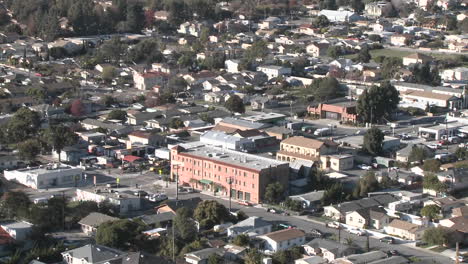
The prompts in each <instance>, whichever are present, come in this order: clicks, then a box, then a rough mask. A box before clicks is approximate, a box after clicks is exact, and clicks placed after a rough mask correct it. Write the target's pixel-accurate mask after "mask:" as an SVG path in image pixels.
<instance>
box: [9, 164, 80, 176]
mask: <svg viewBox="0 0 468 264" xmlns="http://www.w3.org/2000/svg"><path fill="white" fill-rule="evenodd" d="M76 169H79V170H81V169H80V168H76V167H72V166H68V165H65V164H57V163H55V164H51V165H45V166H39V167H30V168H24V169H18V170H17V171H19V172H22V173H28V174H37V175H39V174H46V173H51V172H57V171H69V170H76Z"/></svg>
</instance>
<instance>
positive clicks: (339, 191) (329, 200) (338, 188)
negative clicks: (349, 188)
mask: <svg viewBox="0 0 468 264" xmlns="http://www.w3.org/2000/svg"><path fill="white" fill-rule="evenodd" d="M343 200H344V188H343V185H342V184H341V183H340V182H337V183H334V184H332V185H331V186H330V187H329V188H327V189H326V190H325V193H324V194H323V197H322V199H321V201H320V202H321V204H322V205H330V204H336V203H341V202H343Z"/></svg>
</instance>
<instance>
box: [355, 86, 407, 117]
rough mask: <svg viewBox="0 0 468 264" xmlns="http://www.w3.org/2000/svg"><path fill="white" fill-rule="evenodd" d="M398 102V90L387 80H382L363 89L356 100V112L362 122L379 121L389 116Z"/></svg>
mask: <svg viewBox="0 0 468 264" xmlns="http://www.w3.org/2000/svg"><path fill="white" fill-rule="evenodd" d="M399 102H400V96H399V93H398V91H397V90H396V89H395V87H394V86H393V85H391V84H390V83H389V82H384V83H382V84H381V85H380V86H375V85H374V86H372V87H371V88H370V89H368V90H364V92H363V93H362V94H361V95H360V96H359V99H358V101H357V114H358V116H359V119H360V120H361V121H362V122H370V123H376V122H379V121H380V122H381V121H382V120H383V118H389V117H390V116H391V114H392V113H393V112H394V111H395V110H396V109H397V107H398V103H399Z"/></svg>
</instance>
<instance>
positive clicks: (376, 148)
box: [362, 127, 385, 156]
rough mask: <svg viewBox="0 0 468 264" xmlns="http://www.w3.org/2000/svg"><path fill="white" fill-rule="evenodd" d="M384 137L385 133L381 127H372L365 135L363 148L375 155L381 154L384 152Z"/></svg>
mask: <svg viewBox="0 0 468 264" xmlns="http://www.w3.org/2000/svg"><path fill="white" fill-rule="evenodd" d="M384 137H385V135H384V133H383V132H382V131H381V130H380V129H378V128H376V127H372V128H370V129H369V130H367V132H366V134H365V135H364V143H363V146H362V147H363V149H364V150H365V151H366V152H367V153H369V154H372V155H374V156H376V155H379V154H380V153H382V142H383V140H384Z"/></svg>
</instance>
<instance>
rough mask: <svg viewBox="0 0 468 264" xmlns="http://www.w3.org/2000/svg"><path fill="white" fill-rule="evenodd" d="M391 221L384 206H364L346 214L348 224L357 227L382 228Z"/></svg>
mask: <svg viewBox="0 0 468 264" xmlns="http://www.w3.org/2000/svg"><path fill="white" fill-rule="evenodd" d="M389 222H390V217H389V216H388V215H387V214H386V212H385V210H384V209H383V208H379V207H377V208H363V209H359V210H356V211H353V212H349V213H347V214H346V224H347V225H350V226H354V227H357V228H363V229H364V228H373V229H382V228H383V227H384V226H387V225H388V224H389Z"/></svg>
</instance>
